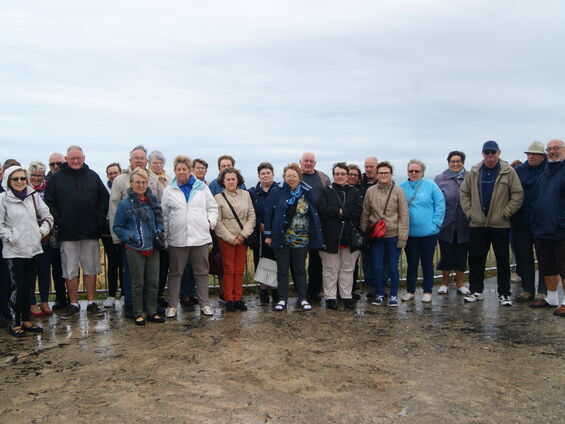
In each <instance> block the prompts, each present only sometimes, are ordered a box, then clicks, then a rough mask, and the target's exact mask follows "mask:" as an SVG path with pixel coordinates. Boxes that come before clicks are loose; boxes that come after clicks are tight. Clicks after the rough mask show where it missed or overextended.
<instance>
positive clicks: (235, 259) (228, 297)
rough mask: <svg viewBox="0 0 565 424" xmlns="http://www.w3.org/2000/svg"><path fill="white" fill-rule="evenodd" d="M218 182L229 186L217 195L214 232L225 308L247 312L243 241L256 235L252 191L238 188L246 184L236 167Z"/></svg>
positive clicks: (245, 255)
mask: <svg viewBox="0 0 565 424" xmlns="http://www.w3.org/2000/svg"><path fill="white" fill-rule="evenodd" d="M218 183H219V184H220V186H223V187H225V188H226V189H225V191H223V192H221V193H218V194H216V196H214V198H215V199H216V203H217V204H218V209H219V214H218V223H217V224H216V228H215V229H214V231H215V232H216V235H217V236H218V244H219V246H220V252H221V253H222V265H223V268H224V275H223V277H222V286H223V288H224V300H225V301H226V310H227V311H229V312H234V311H236V310H238V309H239V310H240V311H246V310H247V306H245V302H244V301H243V300H242V292H243V273H244V271H245V265H246V263H247V246H246V245H245V244H244V241H245V239H246V238H248V237H249V236H251V235H252V234H253V230H254V228H255V209H254V208H253V202H252V201H251V196H250V195H249V192H248V191H247V190H242V189H240V188H238V186H240V185H242V184H243V177H242V176H241V174H240V172H239V171H238V170H237V169H234V168H227V169H224V170H223V171H222V173H221V174H220V177H219V178H218Z"/></svg>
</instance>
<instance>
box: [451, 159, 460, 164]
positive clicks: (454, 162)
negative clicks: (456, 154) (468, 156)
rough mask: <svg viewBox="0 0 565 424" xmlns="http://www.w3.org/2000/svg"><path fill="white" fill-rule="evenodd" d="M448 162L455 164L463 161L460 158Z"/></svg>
mask: <svg viewBox="0 0 565 424" xmlns="http://www.w3.org/2000/svg"><path fill="white" fill-rule="evenodd" d="M449 163H453V164H456V163H463V161H462V160H450V161H449Z"/></svg>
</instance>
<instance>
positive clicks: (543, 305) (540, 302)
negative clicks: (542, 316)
mask: <svg viewBox="0 0 565 424" xmlns="http://www.w3.org/2000/svg"><path fill="white" fill-rule="evenodd" d="M530 308H555V305H550V304H549V303H547V301H546V300H545V299H540V300H536V301H535V302H532V303H530Z"/></svg>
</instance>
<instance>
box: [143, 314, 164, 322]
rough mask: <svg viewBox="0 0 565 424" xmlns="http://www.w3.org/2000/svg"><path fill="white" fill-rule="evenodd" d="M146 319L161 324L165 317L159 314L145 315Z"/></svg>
mask: <svg viewBox="0 0 565 424" xmlns="http://www.w3.org/2000/svg"><path fill="white" fill-rule="evenodd" d="M147 321H151V322H156V323H158V324H161V323H163V322H165V317H164V316H161V315H159V314H153V315H147Z"/></svg>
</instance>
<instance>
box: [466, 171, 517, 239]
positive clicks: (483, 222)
mask: <svg viewBox="0 0 565 424" xmlns="http://www.w3.org/2000/svg"><path fill="white" fill-rule="evenodd" d="M483 163H484V161H481V162H479V163H478V164H477V165H475V166H473V168H471V170H470V171H469V173H468V174H467V175H466V176H465V179H464V180H463V183H462V184H461V189H460V191H459V194H460V198H461V209H463V212H464V213H465V216H467V218H469V220H470V223H469V226H470V227H493V228H510V217H511V216H512V215H514V214H515V213H516V212H517V211H518V210H519V209H520V206H522V202H523V200H524V192H523V190H522V184H520V179H519V178H518V175H517V174H516V171H514V168H512V167H511V166H510V165H509V164H508V162H505V161H502V160H501V161H500V171H499V172H498V175H497V177H496V180H495V182H494V187H493V189H492V197H491V199H490V206H489V209H488V212H487V214H486V215H485V213H484V212H483V209H482V205H481V187H480V185H481V181H480V180H481V166H482V165H483Z"/></svg>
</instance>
